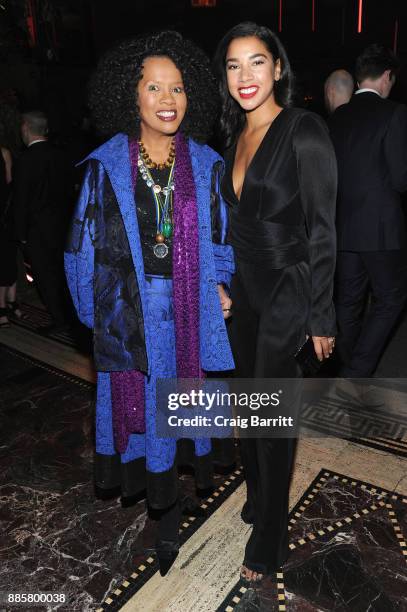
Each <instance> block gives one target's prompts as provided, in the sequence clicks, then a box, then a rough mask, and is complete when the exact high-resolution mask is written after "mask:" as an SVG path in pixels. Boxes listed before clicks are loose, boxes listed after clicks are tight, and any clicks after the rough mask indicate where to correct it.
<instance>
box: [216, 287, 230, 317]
mask: <svg viewBox="0 0 407 612" xmlns="http://www.w3.org/2000/svg"><path fill="white" fill-rule="evenodd" d="M218 293H219V299H220V305H221V306H222V312H223V318H224V319H228V318H229V317H231V316H232V300H231V299H230V297H229V296H228V294H227V293H226V291H225V288H224V286H223V285H218Z"/></svg>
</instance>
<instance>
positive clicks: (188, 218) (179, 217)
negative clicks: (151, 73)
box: [110, 133, 202, 453]
mask: <svg viewBox="0 0 407 612" xmlns="http://www.w3.org/2000/svg"><path fill="white" fill-rule="evenodd" d="M129 151H130V163H131V174H132V181H133V190H134V189H135V186H136V179H137V158H138V143H137V141H136V140H135V139H132V140H129ZM175 152H176V163H175V177H174V179H175V191H174V237H173V256H172V276H173V296H174V320H175V344H176V364H177V377H178V378H200V377H201V375H202V372H201V369H200V363H199V236H198V208H197V202H196V192H195V183H194V177H193V172H192V163H191V156H190V152H189V147H188V143H187V141H186V139H185V138H184V136H183V135H182V134H181V133H178V134H177V135H176V137H175ZM152 367H153V370H154V364H153V366H152ZM144 378H145V377H144V374H143V373H142V372H139V371H138V370H129V371H126V372H111V373H110V383H111V394H112V421H113V437H114V442H115V447H116V449H117V450H118V452H119V453H124V452H125V450H126V448H127V444H128V440H129V435H130V434H131V433H143V432H145V429H146V426H145V395H144Z"/></svg>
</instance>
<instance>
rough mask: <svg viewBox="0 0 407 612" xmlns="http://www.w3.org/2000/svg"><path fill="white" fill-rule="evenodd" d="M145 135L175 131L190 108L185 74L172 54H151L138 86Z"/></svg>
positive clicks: (159, 134) (138, 99) (142, 135)
mask: <svg viewBox="0 0 407 612" xmlns="http://www.w3.org/2000/svg"><path fill="white" fill-rule="evenodd" d="M137 102H138V106H139V111H140V128H141V138H143V137H144V136H145V135H146V134H149V136H152V137H154V136H172V135H174V134H175V133H176V132H177V130H178V128H179V126H180V125H181V122H182V120H183V118H184V117H185V112H186V109H187V97H186V94H185V91H184V84H183V82H182V75H181V73H180V71H179V70H178V68H177V67H176V65H175V64H174V62H173V61H172V60H170V59H169V58H168V57H148V58H147V59H146V60H145V61H144V62H143V76H142V79H141V80H140V81H139V83H138V86H137Z"/></svg>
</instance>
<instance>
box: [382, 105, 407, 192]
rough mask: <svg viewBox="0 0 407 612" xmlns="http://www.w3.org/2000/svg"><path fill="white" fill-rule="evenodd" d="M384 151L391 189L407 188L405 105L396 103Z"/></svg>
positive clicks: (406, 110) (400, 190) (406, 112)
mask: <svg viewBox="0 0 407 612" xmlns="http://www.w3.org/2000/svg"><path fill="white" fill-rule="evenodd" d="M384 151H385V157H386V162H387V166H388V169H389V173H390V181H391V186H392V188H393V189H395V190H396V191H398V192H399V193H402V192H403V191H406V190H407V106H405V105H404V104H398V105H397V106H396V109H395V111H394V112H393V114H392V117H391V120H390V124H389V129H388V130H387V133H386V136H385V139H384Z"/></svg>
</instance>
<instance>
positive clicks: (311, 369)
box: [294, 336, 322, 376]
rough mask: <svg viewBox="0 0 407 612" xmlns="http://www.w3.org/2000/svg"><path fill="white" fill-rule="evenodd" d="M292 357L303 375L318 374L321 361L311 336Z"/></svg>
mask: <svg viewBox="0 0 407 612" xmlns="http://www.w3.org/2000/svg"><path fill="white" fill-rule="evenodd" d="M294 357H295V359H296V361H297V363H298V365H299V366H300V368H301V370H302V373H303V374H304V376H315V375H316V374H318V372H319V369H320V367H321V365H322V361H319V359H318V357H317V354H316V352H315V349H314V342H313V340H312V338H311V336H310V337H309V338H307V340H306V341H305V342H304V344H302V345H301V346H300V348H299V349H298V350H297V351H296V353H294Z"/></svg>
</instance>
